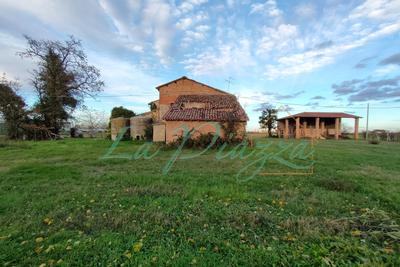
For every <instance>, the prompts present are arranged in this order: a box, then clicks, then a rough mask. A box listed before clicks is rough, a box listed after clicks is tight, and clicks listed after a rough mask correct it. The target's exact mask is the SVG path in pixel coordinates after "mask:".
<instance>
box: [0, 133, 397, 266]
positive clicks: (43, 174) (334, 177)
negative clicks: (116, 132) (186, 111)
mask: <svg viewBox="0 0 400 267" xmlns="http://www.w3.org/2000/svg"><path fill="white" fill-rule="evenodd" d="M263 142H264V143H265V142H266V141H265V140H264V141H263ZM273 142H275V145H274V147H273V148H271V150H273V151H277V147H276V146H277V144H276V142H277V141H276V140H275V141H273ZM292 142H293V141H292ZM110 145H111V142H110V141H105V140H86V139H85V140H64V141H44V142H7V143H4V142H3V143H1V144H0V264H1V265H5V266H7V265H9V266H28V265H33V266H35V265H36V266H39V265H40V264H43V263H45V264H46V265H47V266H51V265H61V266H69V265H74V266H76V265H81V266H89V265H97V266H103V265H109V266H117V265H118V266H120V265H127V266H129V265H133V266H136V265H139V264H140V265H142V266H160V265H161V266H167V265H173V266H176V265H178V266H189V265H196V266H221V265H225V266H228V265H229V266H242V265H252V266H265V265H285V266H301V265H304V266H310V265H311V266H321V265H327V266H329V265H331V266H333V265H336V266H342V265H360V264H361V265H367V266H380V265H385V266H386V265H388V266H400V258H399V255H400V254H399V253H400V249H399V241H400V228H399V226H398V225H399V224H400V216H399V214H400V164H399V163H400V144H385V143H380V144H379V145H371V144H367V143H365V142H359V143H354V141H321V142H319V143H318V144H317V145H316V147H315V150H316V151H315V154H314V157H315V161H316V162H315V168H314V174H313V175H311V176H300V175H269V176H260V175H256V176H255V177H253V179H249V180H248V181H246V182H243V181H242V180H244V179H238V178H237V177H236V175H237V173H238V172H239V171H240V170H241V169H243V168H244V167H245V166H247V164H249V163H250V162H254V160H255V159H257V157H250V158H248V159H240V158H234V159H230V158H226V159H223V160H216V159H215V153H216V151H215V150H214V151H208V152H207V153H205V154H204V155H201V156H200V157H197V158H194V159H190V160H189V159H187V160H180V159H178V160H177V161H176V162H175V164H174V165H173V166H172V168H171V170H170V172H169V173H168V174H167V175H163V174H162V170H163V168H164V166H165V164H166V163H167V162H168V160H169V159H170V157H171V156H172V155H173V153H174V150H164V151H161V152H160V153H159V154H158V155H157V156H156V157H154V158H153V159H148V160H145V159H137V160H130V159H107V160H101V159H100V157H101V156H102V155H104V154H105V152H106V151H107V149H108V148H109V147H110ZM139 145H140V144H135V143H132V142H121V144H120V146H119V147H118V148H117V149H116V151H115V153H122V152H124V153H130V154H132V153H133V152H135V151H136V150H137V149H138V147H139ZM253 149H254V148H253ZM194 152H198V151H194V150H192V151H188V150H185V151H184V153H186V154H187V153H194ZM247 153H249V152H247ZM285 156H288V155H285ZM293 162H297V163H300V164H301V163H302V162H303V161H302V160H301V159H293ZM303 163H304V162H303ZM254 170H255V166H253V167H251V168H249V169H248V170H246V171H245V172H243V176H246V175H249V174H251V173H252V171H254ZM266 171H268V172H281V173H283V172H287V171H291V170H290V169H289V168H287V167H285V166H282V165H281V164H279V163H277V162H276V161H273V160H272V161H270V162H267V163H266V165H265V166H264V169H263V172H266ZM292 171H293V170H292Z"/></svg>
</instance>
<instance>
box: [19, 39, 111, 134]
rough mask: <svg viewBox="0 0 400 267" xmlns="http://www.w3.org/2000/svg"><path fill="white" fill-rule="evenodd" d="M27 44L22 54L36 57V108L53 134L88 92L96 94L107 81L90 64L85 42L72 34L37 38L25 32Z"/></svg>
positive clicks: (33, 81) (33, 74) (34, 77)
mask: <svg viewBox="0 0 400 267" xmlns="http://www.w3.org/2000/svg"><path fill="white" fill-rule="evenodd" d="M25 38H26V40H27V42H28V48H27V49H26V50H25V51H23V52H21V53H19V55H20V56H21V57H27V58H32V59H35V60H37V65H38V67H37V69H36V70H34V71H33V72H32V83H33V86H34V88H35V90H36V92H37V95H38V98H39V99H38V102H37V103H36V104H35V107H34V109H35V110H36V111H37V113H38V114H40V117H41V120H42V124H44V125H45V126H46V127H47V128H49V129H51V131H52V132H53V133H54V134H58V132H59V130H60V129H61V128H62V127H63V126H64V124H65V122H66V121H67V120H68V119H69V118H70V114H71V113H72V112H73V111H74V110H75V109H76V108H77V107H79V105H80V104H81V103H82V102H83V99H84V97H85V96H94V95H95V94H96V93H98V92H100V91H101V90H102V87H103V85H104V83H103V81H102V80H101V79H100V72H99V70H98V69H97V68H96V67H94V66H92V65H89V63H88V60H87V57H86V55H85V53H84V51H83V48H82V44H81V42H80V41H79V40H77V39H75V38H74V37H73V36H71V37H70V38H69V40H67V41H65V42H60V41H49V40H34V39H32V38H30V37H28V36H25Z"/></svg>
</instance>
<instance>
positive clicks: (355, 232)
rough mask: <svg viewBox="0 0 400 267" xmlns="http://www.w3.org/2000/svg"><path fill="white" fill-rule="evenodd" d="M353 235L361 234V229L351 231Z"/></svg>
mask: <svg viewBox="0 0 400 267" xmlns="http://www.w3.org/2000/svg"><path fill="white" fill-rule="evenodd" d="M351 235H352V236H360V235H361V231H360V230H354V231H351Z"/></svg>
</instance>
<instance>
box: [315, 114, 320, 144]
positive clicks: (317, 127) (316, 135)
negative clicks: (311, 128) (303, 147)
mask: <svg viewBox="0 0 400 267" xmlns="http://www.w3.org/2000/svg"><path fill="white" fill-rule="evenodd" d="M315 137H316V138H318V139H319V118H315Z"/></svg>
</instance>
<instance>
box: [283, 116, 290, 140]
mask: <svg viewBox="0 0 400 267" xmlns="http://www.w3.org/2000/svg"><path fill="white" fill-rule="evenodd" d="M283 137H284V138H289V120H288V119H285V129H284V131H283Z"/></svg>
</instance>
